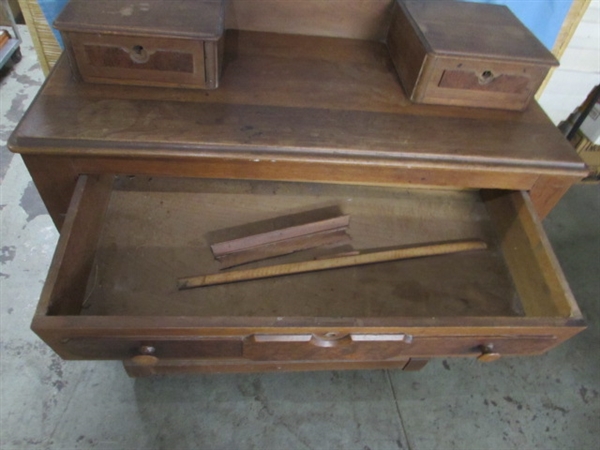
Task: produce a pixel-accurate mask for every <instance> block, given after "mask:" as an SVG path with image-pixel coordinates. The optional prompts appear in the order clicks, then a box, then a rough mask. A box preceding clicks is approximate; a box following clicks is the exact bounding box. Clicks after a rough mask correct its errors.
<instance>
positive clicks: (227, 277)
mask: <svg viewBox="0 0 600 450" xmlns="http://www.w3.org/2000/svg"><path fill="white" fill-rule="evenodd" d="M485 248H487V245H486V243H485V242H483V241H479V240H471V241H458V242H447V243H441V244H427V245H419V246H415V247H406V248H401V249H396V250H386V251H382V252H374V253H363V254H360V255H356V256H342V257H339V258H330V259H323V260H313V261H304V262H299V263H290V264H280V265H276V266H267V267H259V268H257V269H248V270H236V271H233V272H225V273H216V274H210V275H200V276H197V277H189V278H181V279H179V280H178V282H177V284H178V288H179V289H180V290H183V289H192V288H196V287H201V286H212V285H216V284H225V283H234V282H237V281H246V280H257V279H261V278H270V277H278V276H281V275H292V274H296V273H305V272H315V271H318V270H329V269H336V268H339V267H350V266H358V265H363V264H373V263H379V262H384V261H394V260H399V259H409V258H420V257H423V256H433V255H443V254H447V253H457V252H464V251H468V250H477V249H485Z"/></svg>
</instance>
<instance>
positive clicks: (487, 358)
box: [477, 344, 500, 362]
mask: <svg viewBox="0 0 600 450" xmlns="http://www.w3.org/2000/svg"><path fill="white" fill-rule="evenodd" d="M479 349H480V350H481V355H479V356H478V357H477V359H478V360H479V361H481V362H492V361H496V360H497V359H499V358H500V353H498V352H495V351H494V346H493V345H491V344H489V345H480V346H479Z"/></svg>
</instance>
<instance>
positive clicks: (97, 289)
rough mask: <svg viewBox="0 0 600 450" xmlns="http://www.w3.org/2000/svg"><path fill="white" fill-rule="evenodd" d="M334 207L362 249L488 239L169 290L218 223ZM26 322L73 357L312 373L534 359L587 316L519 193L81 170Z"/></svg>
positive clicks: (201, 264)
mask: <svg viewBox="0 0 600 450" xmlns="http://www.w3.org/2000/svg"><path fill="white" fill-rule="evenodd" d="M315 208H316V209H315ZM332 211H335V212H336V214H337V213H339V212H343V213H344V214H349V215H350V217H351V221H350V228H349V233H350V235H351V236H352V238H353V245H354V246H355V248H358V249H369V248H383V247H389V246H402V245H411V244H415V243H423V242H436V241H437V242H439V241H447V240H458V239H466V238H477V239H481V240H484V241H485V242H486V243H487V244H488V248H487V249H486V250H480V251H472V252H466V253H460V254H449V255H443V256H432V257H426V258H417V259H411V260H405V261H395V262H387V263H381V264H374V265H370V266H360V267H350V268H344V269H335V270H329V271H323V272H315V273H305V274H299V275H293V276H284V277H279V278H274V279H262V280H254V281H247V282H240V283H234V284H228V285H221V286H212V287H204V288H200V289H191V290H187V291H179V290H178V289H177V279H178V278H179V277H181V276H186V275H190V274H194V273H207V272H214V271H217V270H218V264H217V262H216V261H215V260H214V258H213V256H212V253H211V252H210V247H209V245H210V243H212V242H215V240H214V239H215V238H216V237H217V236H222V234H223V232H227V233H230V232H236V233H239V231H240V227H242V226H246V225H248V224H249V223H251V224H252V225H253V226H257V224H259V225H260V224H262V225H263V226H264V225H269V224H271V223H272V222H271V219H273V218H279V219H280V218H282V217H288V218H290V220H292V218H297V217H300V216H302V217H306V215H307V214H308V213H310V214H316V213H318V214H325V213H327V214H330V213H331V212H332ZM318 253H319V250H315V251H313V252H310V251H308V252H304V253H298V254H295V255H288V256H283V257H280V258H281V259H280V261H282V262H285V261H293V260H298V259H301V260H304V259H310V258H312V257H315V256H318ZM274 262H277V261H274ZM263 263H265V262H263ZM267 263H269V264H270V263H271V261H269V262H267ZM254 264H258V265H260V264H261V263H254ZM32 327H33V329H34V331H36V332H37V333H38V334H39V335H40V336H41V337H42V338H43V339H44V340H45V341H46V342H47V343H48V344H49V345H50V346H51V347H52V348H54V349H55V350H56V351H57V353H59V354H60V355H61V356H63V357H64V358H68V359H120V360H127V361H129V360H131V359H132V358H137V359H138V360H141V361H142V363H143V364H144V363H147V362H148V361H150V363H152V364H155V363H159V362H161V361H182V360H190V361H209V362H207V363H206V364H210V361H211V360H213V359H222V360H231V361H234V360H235V361H238V362H239V363H240V364H242V365H244V367H246V369H247V370H273V368H274V367H275V366H274V365H272V364H268V363H269V362H272V363H282V364H287V363H289V364H292V363H293V364H296V363H298V364H303V363H306V364H307V365H306V366H303V367H306V368H307V369H306V370H309V369H310V370H315V369H316V368H323V369H325V368H331V367H333V366H331V363H333V362H336V361H337V362H346V363H352V364H358V363H365V364H366V363H369V364H370V365H369V367H372V364H376V363H377V362H380V363H381V364H382V365H381V366H382V367H388V364H387V362H391V361H400V360H407V359H408V358H429V357H435V356H481V355H483V354H486V352H488V353H489V351H492V350H493V353H494V354H496V353H499V354H506V355H524V354H538V353H542V352H544V351H546V350H548V349H550V348H552V347H554V346H556V345H557V344H559V343H560V342H562V341H564V340H565V339H568V338H569V337H571V336H572V335H574V334H576V333H578V332H579V331H581V330H582V329H583V328H584V322H583V319H582V317H581V314H580V312H579V310H578V308H577V305H576V303H575V301H574V299H573V298H572V295H571V293H570V291H569V288H568V286H567V284H566V282H565V280H564V277H563V275H562V273H561V271H560V268H559V267H558V265H557V263H556V260H555V258H554V255H553V254H552V250H551V248H550V247H549V244H548V242H547V239H546V238H545V235H544V231H543V229H542V227H541V225H540V223H539V220H538V219H537V217H536V216H535V213H534V211H533V207H532V206H531V202H530V200H529V198H528V196H527V194H526V193H522V192H510V191H481V192H479V191H431V190H406V189H392V188H379V187H367V186H347V185H328V184H316V183H289V182H288V183H286V182H267V181H261V182H259V181H242V180H202V179H183V178H180V179H168V178H149V177H122V176H119V177H114V176H101V177H92V176H82V177H80V179H79V182H78V184H77V187H76V190H75V194H74V196H73V199H72V202H71V206H70V208H69V212H68V214H67V217H66V219H65V223H64V225H63V229H62V231H61V237H60V241H59V244H58V246H57V250H56V254H55V256H54V259H53V262H52V266H51V269H50V272H49V275H48V279H47V281H46V284H45V286H44V290H43V292H42V298H41V300H40V304H39V306H38V310H37V313H36V316H35V318H34V321H33V325H32ZM486 349H487V350H486ZM490 349H492V350H490ZM138 356H141V358H138ZM384 362H386V364H383V363H384ZM309 363H310V364H309ZM169 364H170V363H169ZM173 364H175V363H173ZM177 364H179V363H177ZM202 364H204V363H202ZM215 364H216V363H215ZM219 364H220V363H219ZM228 364H229V363H228ZM232 364H233V363H232ZM236 364H238V363H236ZM249 364H250V365H252V364H255V367H254V366H253V367H254V368H253V369H250V368H249V366H248V365H249ZM352 364H350V365H348V367H354V366H353V365H352ZM203 367H204V366H203ZM231 367H233V366H231ZM236 367H237V366H236ZM240 367H241V366H240ZM295 367H300V366H295ZM336 367H337V366H336ZM215 368H216V366H215ZM246 369H244V370H246ZM165 370H167V369H165ZM169 370H170V369H169ZM202 370H204V369H202ZM215 370H216V369H215Z"/></svg>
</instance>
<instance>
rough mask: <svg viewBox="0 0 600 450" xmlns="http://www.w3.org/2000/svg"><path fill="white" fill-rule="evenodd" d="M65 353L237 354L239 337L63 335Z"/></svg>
mask: <svg viewBox="0 0 600 450" xmlns="http://www.w3.org/2000/svg"><path fill="white" fill-rule="evenodd" d="M61 347H62V351H63V352H66V353H63V354H64V355H65V356H66V357H69V358H73V359H116V360H126V359H130V358H133V357H135V356H137V355H142V354H149V355H152V356H154V357H156V358H158V359H212V358H240V357H241V356H242V340H241V339H240V338H231V339H224V338H219V339H216V338H215V339H211V338H210V337H207V338H202V339H186V340H176V339H174V340H165V339H152V338H144V339H131V338H121V339H119V338H66V339H63V340H62V342H61Z"/></svg>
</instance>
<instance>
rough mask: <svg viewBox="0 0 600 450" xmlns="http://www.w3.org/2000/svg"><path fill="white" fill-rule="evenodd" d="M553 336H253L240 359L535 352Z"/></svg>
mask: <svg viewBox="0 0 600 450" xmlns="http://www.w3.org/2000/svg"><path fill="white" fill-rule="evenodd" d="M556 343H557V339H556V338H555V337H554V336H511V337H506V336H468V337H458V336H449V337H443V336H435V337H433V336H432V337H429V336H427V337H414V338H413V337H412V336H410V335H405V334H387V335H374V334H348V335H344V336H336V337H334V338H328V337H327V336H326V335H325V336H324V335H314V334H313V335H310V334H305V335H270V336H269V335H254V336H251V337H249V338H246V339H245V340H244V347H243V355H244V358H247V359H250V360H255V361H317V360H322V361H327V360H330V361H345V360H356V361H385V360H388V359H395V358H399V357H407V356H417V357H436V356H440V357H442V356H475V357H482V358H483V359H485V358H486V355H490V354H493V355H495V356H496V357H500V356H502V355H527V354H539V353H542V352H544V351H545V350H548V349H549V348H551V347H552V346H554V345H555V344H556Z"/></svg>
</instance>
